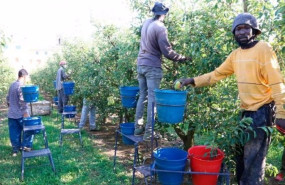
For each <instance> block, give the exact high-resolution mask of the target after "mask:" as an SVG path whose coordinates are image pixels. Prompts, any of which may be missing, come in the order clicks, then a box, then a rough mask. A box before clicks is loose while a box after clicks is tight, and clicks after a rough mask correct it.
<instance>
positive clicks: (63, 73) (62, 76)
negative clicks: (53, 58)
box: [61, 70, 69, 81]
mask: <svg viewBox="0 0 285 185" xmlns="http://www.w3.org/2000/svg"><path fill="white" fill-rule="evenodd" d="M68 77H69V76H68V75H67V74H66V73H65V71H64V70H61V79H62V81H64V80H66V79H67V78H68Z"/></svg>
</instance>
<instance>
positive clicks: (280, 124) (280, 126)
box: [276, 119, 285, 134]
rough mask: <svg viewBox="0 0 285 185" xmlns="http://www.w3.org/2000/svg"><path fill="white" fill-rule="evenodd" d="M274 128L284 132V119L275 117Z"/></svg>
mask: <svg viewBox="0 0 285 185" xmlns="http://www.w3.org/2000/svg"><path fill="white" fill-rule="evenodd" d="M276 128H277V130H278V131H279V132H280V133H281V134H285V119H276Z"/></svg>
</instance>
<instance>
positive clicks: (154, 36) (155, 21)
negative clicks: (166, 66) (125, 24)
mask: <svg viewBox="0 0 285 185" xmlns="http://www.w3.org/2000/svg"><path fill="white" fill-rule="evenodd" d="M168 11H169V8H167V7H166V6H165V5H163V4H162V3H158V2H156V3H155V5H154V7H153V8H152V12H153V14H154V17H153V18H151V19H148V20H146V21H145V22H144V23H143V26H142V29H141V41H140V50H139V54H138V58H137V72H138V81H139V88H140V96H139V100H138V103H137V108H136V117H135V135H142V134H143V133H144V137H143V139H144V140H146V141H147V140H150V136H151V130H152V122H151V111H152V103H153V102H154V89H158V88H159V86H160V82H161V79H162V74H163V72H162V68H161V62H162V55H163V56H165V57H166V58H167V59H169V60H172V61H176V62H185V61H187V60H191V58H190V57H184V56H182V55H180V54H178V53H176V52H175V51H174V50H173V49H172V47H171V45H170V43H169V41H168V36H167V29H166V27H165V26H164V23H163V21H164V18H165V16H166V14H167V13H168ZM146 100H147V122H146V126H145V127H144V121H143V113H144V105H145V103H146ZM144 130H145V132H144Z"/></svg>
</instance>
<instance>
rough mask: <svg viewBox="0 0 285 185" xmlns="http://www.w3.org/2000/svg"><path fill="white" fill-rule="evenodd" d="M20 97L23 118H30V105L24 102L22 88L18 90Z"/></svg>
mask: <svg viewBox="0 0 285 185" xmlns="http://www.w3.org/2000/svg"><path fill="white" fill-rule="evenodd" d="M18 96H19V104H20V110H21V111H22V115H23V117H29V111H28V105H27V103H26V102H25V101H24V97H23V93H22V90H21V87H19V88H18Z"/></svg>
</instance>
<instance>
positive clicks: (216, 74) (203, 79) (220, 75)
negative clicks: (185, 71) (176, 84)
mask: <svg viewBox="0 0 285 185" xmlns="http://www.w3.org/2000/svg"><path fill="white" fill-rule="evenodd" d="M231 56H232V55H230V56H228V58H227V59H226V61H225V62H223V63H222V64H221V65H220V66H219V67H218V68H216V69H215V70H214V71H212V72H210V73H206V74H203V75H201V76H197V77H194V78H187V79H185V80H182V81H181V82H182V83H181V85H182V87H183V86H185V85H189V84H190V85H192V86H195V87H203V86H208V85H212V84H214V83H216V82H218V81H220V80H222V79H224V78H226V77H228V76H230V75H232V74H233V73H234V69H233V66H232V59H231Z"/></svg>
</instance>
